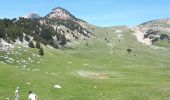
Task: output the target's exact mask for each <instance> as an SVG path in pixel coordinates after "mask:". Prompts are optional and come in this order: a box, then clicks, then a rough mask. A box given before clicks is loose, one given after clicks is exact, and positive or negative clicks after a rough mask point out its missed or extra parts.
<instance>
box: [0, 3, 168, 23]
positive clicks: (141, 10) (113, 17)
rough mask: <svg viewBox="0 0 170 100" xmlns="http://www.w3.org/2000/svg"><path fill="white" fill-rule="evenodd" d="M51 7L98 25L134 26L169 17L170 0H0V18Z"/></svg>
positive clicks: (43, 12) (42, 13)
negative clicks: (66, 11)
mask: <svg viewBox="0 0 170 100" xmlns="http://www.w3.org/2000/svg"><path fill="white" fill-rule="evenodd" d="M54 7H63V8H65V9H67V10H68V11H70V12H71V13H72V14H73V15H75V16H76V17H78V18H80V19H83V20H85V21H87V22H89V23H92V24H95V25H98V26H115V25H129V26H134V25H137V24H140V23H143V22H145V21H149V20H154V19H161V18H170V0H0V18H13V17H19V16H23V15H27V14H29V13H31V12H37V13H38V14H39V15H41V16H45V15H46V14H48V13H49V12H50V11H51V10H52V9H53V8H54Z"/></svg>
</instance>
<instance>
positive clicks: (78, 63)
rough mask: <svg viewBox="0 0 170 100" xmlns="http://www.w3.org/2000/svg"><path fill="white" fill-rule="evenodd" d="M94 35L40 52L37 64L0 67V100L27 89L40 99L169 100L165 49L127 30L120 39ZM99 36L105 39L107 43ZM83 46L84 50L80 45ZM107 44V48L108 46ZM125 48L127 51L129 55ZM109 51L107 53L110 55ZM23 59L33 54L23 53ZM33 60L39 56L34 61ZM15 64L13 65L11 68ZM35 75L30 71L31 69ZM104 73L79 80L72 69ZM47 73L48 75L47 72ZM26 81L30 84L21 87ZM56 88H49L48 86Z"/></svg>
mask: <svg viewBox="0 0 170 100" xmlns="http://www.w3.org/2000/svg"><path fill="white" fill-rule="evenodd" d="M92 32H93V33H95V35H96V36H97V37H98V38H97V39H95V40H94V39H91V40H89V41H82V42H81V44H79V45H76V46H74V48H72V49H64V50H49V49H45V56H44V57H43V62H42V63H40V64H37V63H30V64H29V66H27V68H29V69H30V70H24V69H22V67H20V66H19V65H15V64H14V65H15V66H14V65H13V64H11V65H8V64H3V63H0V100H1V99H2V100H4V99H5V98H7V97H10V98H14V91H15V88H16V87H17V86H19V87H20V88H21V90H20V99H21V100H25V99H26V98H27V92H28V90H30V89H31V90H33V91H34V92H35V93H36V94H37V95H38V96H39V98H40V100H166V99H168V98H170V95H169V94H170V79H169V77H170V74H169V73H170V67H169V65H170V63H169V59H170V56H169V54H170V51H169V50H154V49H151V48H149V47H147V46H145V45H143V44H140V43H138V42H136V38H135V36H133V35H132V32H131V31H129V30H128V31H125V32H123V33H121V34H123V35H124V37H122V39H120V42H119V39H114V38H116V37H117V34H118V33H116V32H114V30H113V29H112V28H96V30H95V31H92ZM105 37H106V38H107V39H109V40H110V42H109V43H107V42H106V41H105V40H104V39H105ZM87 42H88V44H89V45H88V46H87V45H85V44H86V43H87ZM107 44H112V46H111V47H109V46H108V45H107ZM127 48H131V49H132V50H133V52H132V53H131V54H130V55H129V54H128V53H127V52H126V49H127ZM111 50H112V52H115V54H114V53H113V54H111V53H110V52H111ZM29 51H30V52H28V53H23V55H25V56H26V55H27V56H28V55H29V53H30V54H31V53H32V52H37V50H29ZM134 54H135V55H136V56H134ZM22 57H23V56H22ZM38 59H42V58H36V60H37V61H38ZM16 66H18V67H16ZM35 68H36V69H39V71H32V70H33V69H35ZM80 70H83V71H94V72H106V73H107V72H108V73H112V76H110V77H108V78H106V79H98V78H87V77H86V78H85V77H81V76H79V75H78V74H77V73H76V71H80ZM52 73H53V74H52ZM27 82H30V83H31V84H30V85H27V84H26V83H27ZM55 84H59V85H61V87H62V88H61V89H54V88H53V87H54V85H55Z"/></svg>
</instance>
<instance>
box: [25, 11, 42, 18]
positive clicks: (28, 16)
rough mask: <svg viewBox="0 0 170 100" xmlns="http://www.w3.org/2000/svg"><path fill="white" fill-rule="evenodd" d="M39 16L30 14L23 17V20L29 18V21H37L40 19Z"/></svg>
mask: <svg viewBox="0 0 170 100" xmlns="http://www.w3.org/2000/svg"><path fill="white" fill-rule="evenodd" d="M40 17H41V16H40V15H38V14H37V13H35V12H34V13H30V14H28V15H26V16H24V18H30V19H38V18H40Z"/></svg>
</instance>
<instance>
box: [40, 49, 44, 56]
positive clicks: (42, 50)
mask: <svg viewBox="0 0 170 100" xmlns="http://www.w3.org/2000/svg"><path fill="white" fill-rule="evenodd" d="M39 55H41V56H44V49H43V48H40V49H39Z"/></svg>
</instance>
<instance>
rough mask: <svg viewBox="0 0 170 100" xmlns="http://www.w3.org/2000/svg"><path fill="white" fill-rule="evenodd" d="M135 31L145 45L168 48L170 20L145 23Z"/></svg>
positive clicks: (169, 44) (169, 43) (169, 45)
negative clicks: (141, 37)
mask: <svg viewBox="0 0 170 100" xmlns="http://www.w3.org/2000/svg"><path fill="white" fill-rule="evenodd" d="M135 30H136V31H137V32H138V33H139V34H141V36H143V39H141V41H142V42H144V43H145V44H147V45H151V44H153V45H155V46H159V47H165V48H169V47H170V19H159V20H153V21H149V22H145V23H143V24H141V25H139V26H138V27H136V28H135Z"/></svg>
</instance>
